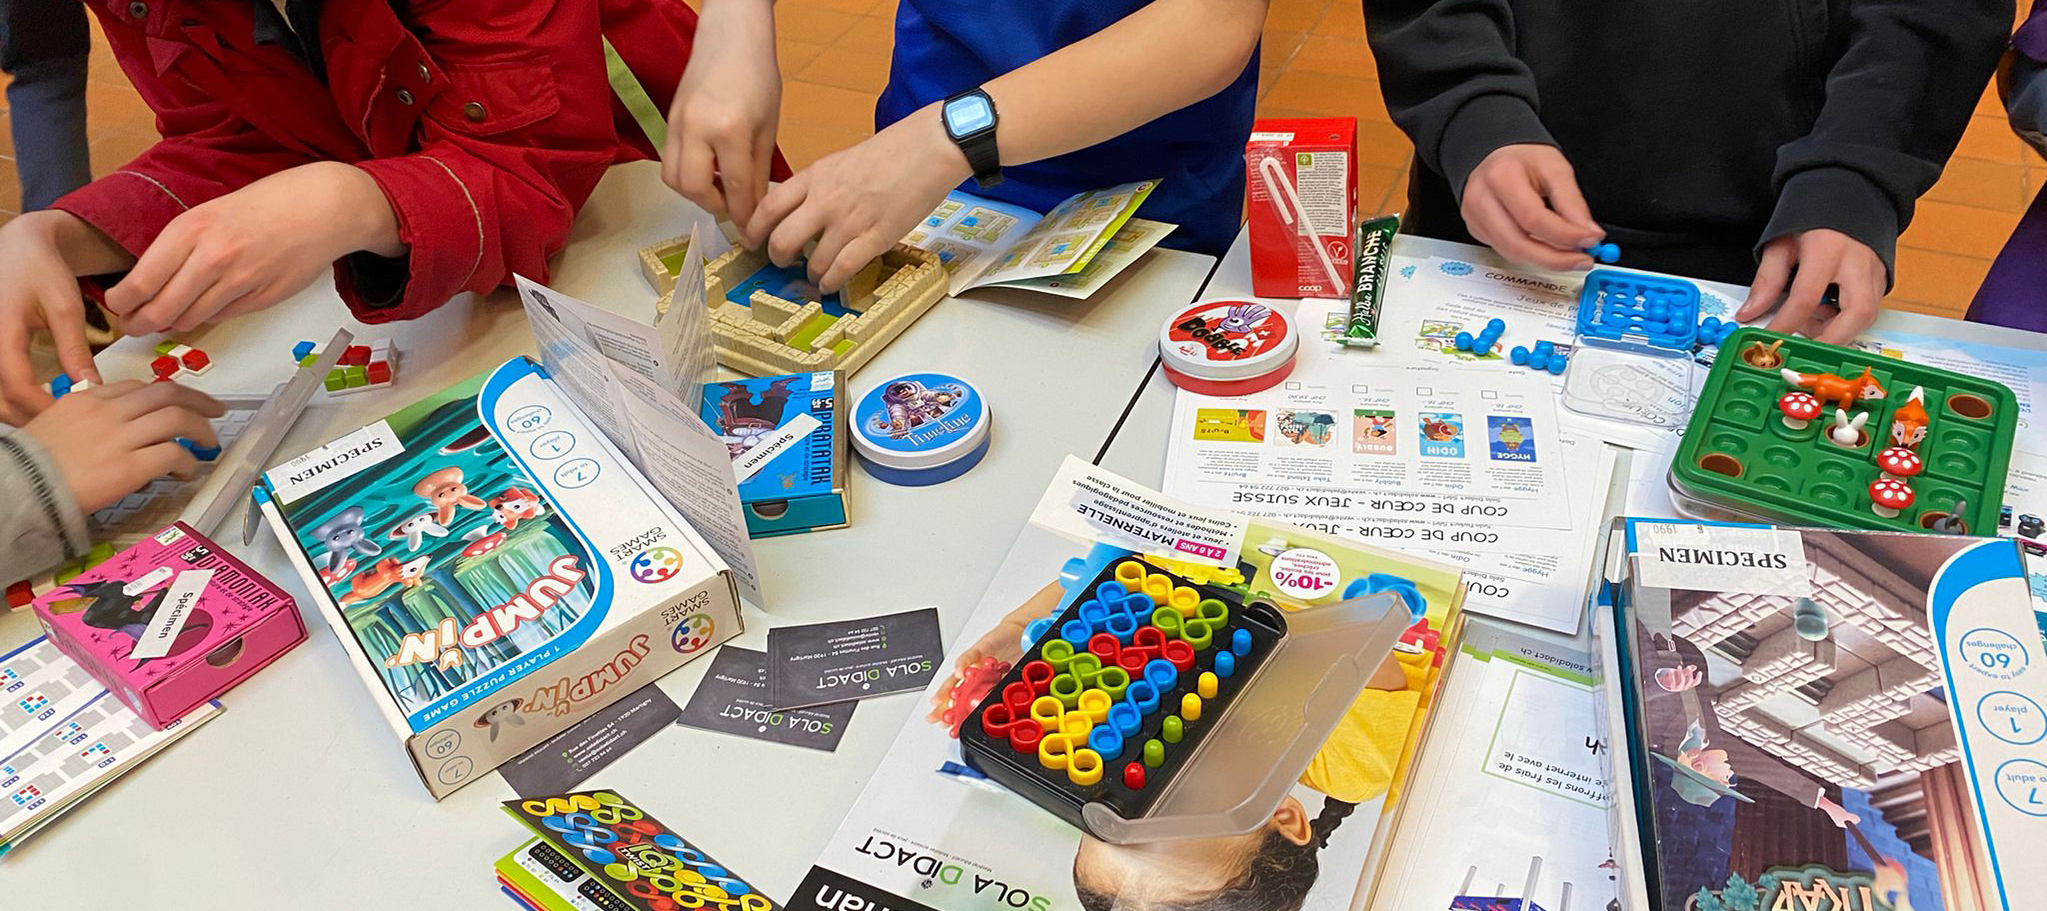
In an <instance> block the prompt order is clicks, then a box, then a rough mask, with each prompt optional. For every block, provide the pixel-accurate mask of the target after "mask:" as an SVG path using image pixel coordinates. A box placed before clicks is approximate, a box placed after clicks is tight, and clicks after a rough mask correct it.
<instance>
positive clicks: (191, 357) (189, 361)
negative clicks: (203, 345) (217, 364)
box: [184, 348, 213, 370]
mask: <svg viewBox="0 0 2047 911" xmlns="http://www.w3.org/2000/svg"><path fill="white" fill-rule="evenodd" d="M184 363H185V369H186V370H205V369H206V365H208V364H211V363H213V359H212V358H210V357H207V356H206V352H204V351H201V350H199V349H197V348H194V349H192V350H190V351H187V352H185V358H184Z"/></svg>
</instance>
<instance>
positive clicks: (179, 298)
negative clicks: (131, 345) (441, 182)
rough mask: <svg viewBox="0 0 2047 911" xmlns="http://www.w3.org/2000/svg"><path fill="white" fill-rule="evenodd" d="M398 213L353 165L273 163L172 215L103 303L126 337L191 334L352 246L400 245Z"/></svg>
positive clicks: (294, 286)
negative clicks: (248, 180) (280, 166)
mask: <svg viewBox="0 0 2047 911" xmlns="http://www.w3.org/2000/svg"><path fill="white" fill-rule="evenodd" d="M397 219H398V217H397V215H395V214H393V213H392V211H391V204H390V201H389V200H387V199H385V197H384V192H383V190H382V189H381V188H379V187H378V186H377V182H376V181H375V180H374V179H372V178H371V177H370V175H369V174H368V173H366V172H364V171H363V170H362V169H360V168H356V167H354V166H352V165H346V164H341V163H340V162H331V161H328V162H317V163H314V164H309V165H301V166H299V167H296V168H291V169H288V170H284V171H279V172H277V173H276V174H272V175H270V176H269V177H265V178H263V179H262V180H258V181H256V182H255V183H252V184H249V185H248V186H246V187H243V188H241V189H239V190H236V191H234V192H233V193H229V194H227V195H226V196H222V197H220V198H218V199H214V200H211V201H209V202H204V203H200V204H199V205H197V206H194V207H193V208H191V209H189V210H187V211H186V212H185V213H184V214H181V215H179V216H178V217H176V218H173V219H171V223H170V224H169V225H167V226H165V227H164V229H163V232H162V233H160V234H158V235H157V236H156V240H155V241H154V242H152V243H151V244H150V245H149V249H148V250H145V251H143V253H142V257H141V258H140V259H138V260H136V262H135V268H134V269H132V270H130V271H129V273H128V277H127V278H124V279H122V280H121V282H120V284H117V285H115V286H114V287H113V288H111V289H109V290H108V291H107V309H109V310H112V311H114V312H115V313H117V314H120V315H121V316H122V318H123V319H122V329H123V330H124V331H126V332H127V333H128V334H129V335H148V334H151V333H154V332H163V331H166V330H175V331H178V332H189V331H191V330H193V329H196V328H198V327H199V326H201V325H203V324H205V323H209V322H213V321H215V320H219V319H225V318H227V317H231V316H238V315H240V314H243V313H248V312H251V311H255V310H261V309H263V308H265V307H268V306H270V305H272V304H275V303H277V302H278V301H281V300H284V299H285V298H287V297H290V296H292V295H294V294H297V293H298V292H299V291H300V290H302V289H304V288H305V287H306V286H307V285H310V284H312V283H313V280H314V279H316V278H318V277H319V276H320V274H321V273H322V272H325V271H327V270H328V269H331V268H333V266H334V261H335V260H337V259H340V258H341V257H343V256H346V255H348V254H350V253H354V252H356V251H358V250H369V251H371V252H374V253H378V254H381V255H386V256H392V255H397V254H399V253H402V252H404V245H403V244H402V243H400V242H399V241H398V220H397Z"/></svg>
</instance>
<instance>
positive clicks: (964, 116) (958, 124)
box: [945, 95, 995, 138]
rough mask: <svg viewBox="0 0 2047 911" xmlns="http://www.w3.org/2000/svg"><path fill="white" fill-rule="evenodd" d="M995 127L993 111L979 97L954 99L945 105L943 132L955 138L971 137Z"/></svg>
mask: <svg viewBox="0 0 2047 911" xmlns="http://www.w3.org/2000/svg"><path fill="white" fill-rule="evenodd" d="M994 125H995V109H994V108H993V107H991V106H989V104H988V99H986V98H983V97H981V96H979V95H968V96H967V97H965V98H955V99H953V100H952V101H949V102H947V103H946V105H945V130H946V132H948V133H951V134H952V135H953V136H954V137H955V138H958V137H961V136H971V135H973V134H975V133H978V132H980V131H982V130H985V129H988V128H989V127H992V126H994Z"/></svg>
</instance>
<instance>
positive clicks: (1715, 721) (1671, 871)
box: [1595, 519, 2047, 911]
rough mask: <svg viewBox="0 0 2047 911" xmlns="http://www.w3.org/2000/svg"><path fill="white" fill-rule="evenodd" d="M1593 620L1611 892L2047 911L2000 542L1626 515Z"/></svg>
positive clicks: (2034, 764) (2032, 693) (2035, 791)
mask: <svg viewBox="0 0 2047 911" xmlns="http://www.w3.org/2000/svg"><path fill="white" fill-rule="evenodd" d="M1614 539H1615V541H1616V546H1615V552H1616V554H1617V555H1618V559H1620V560H1622V561H1623V563H1622V565H1619V566H1616V567H1612V568H1611V569H1612V570H1613V571H1611V572H1609V574H1608V575H1609V577H1610V578H1614V579H1618V580H1619V581H1618V583H1617V584H1616V585H1615V586H1614V587H1613V588H1612V590H1611V591H1610V595H1611V599H1610V600H1611V604H1610V605H1608V606H1603V607H1602V608H1601V609H1600V610H1598V611H1596V612H1595V620H1596V623H1597V630H1598V633H1599V638H1600V644H1601V648H1602V651H1603V652H1604V654H1605V663H1606V672H1607V678H1608V682H1609V685H1608V686H1607V687H1606V689H1607V691H1608V692H1607V695H1606V708H1607V716H1608V718H1607V720H1608V725H1609V728H1610V730H1611V735H1612V736H1611V740H1610V742H1611V744H1612V747H1613V749H1612V751H1611V761H1612V762H1613V765H1614V767H1613V780H1614V782H1615V787H1614V805H1613V812H1614V838H1615V848H1614V860H1615V862H1616V864H1617V865H1618V867H1619V870H1618V879H1619V882H1618V887H1619V893H1620V896H1621V906H1622V907H1623V908H1626V909H1628V911H1642V909H1658V908H1664V909H1680V908H1682V909H1700V911H1772V909H1779V908H1795V909H1808V908H1809V909H1816V911H1817V909H1825V911H1905V909H1913V911H1937V909H1949V911H1963V909H1969V911H1973V909H2020V908H2024V909H2032V908H2040V907H2047V875H2043V873H2042V870H2041V868H2040V865H2039V864H2038V863H2037V862H2036V860H2035V859H2036V858H2037V857H2038V846H2039V845H2040V844H2041V843H2042V839H2043V838H2047V710H2043V707H2047V666H2042V662H2043V661H2047V655H2043V654H2042V645H2043V642H2042V638H2041V633H2040V628H2039V627H2038V626H2037V625H2036V620H2035V615H2034V610H2033V605H2032V602H2031V598H2030V596H2029V593H2028V586H2027V579H2026V568H2025V565H2024V559H2023V557H2022V556H2021V553H2020V551H2019V548H2018V545H2017V544H2016V543H2014V542H2012V541H2010V540H2003V539H1984V538H1968V537H1962V536H1956V535H1926V534H1903V533H1885V532H1860V531H1820V530H1812V529H1791V528H1777V527H1771V526H1761V525H1719V524H1702V523H1693V522H1681V521H1658V520H1648V519H1624V520H1621V524H1620V525H1619V527H1618V530H1617V531H1616V533H1615V535H1614Z"/></svg>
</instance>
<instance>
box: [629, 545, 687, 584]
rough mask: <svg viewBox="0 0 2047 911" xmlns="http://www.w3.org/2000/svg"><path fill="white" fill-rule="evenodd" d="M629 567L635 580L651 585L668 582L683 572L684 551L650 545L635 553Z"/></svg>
mask: <svg viewBox="0 0 2047 911" xmlns="http://www.w3.org/2000/svg"><path fill="white" fill-rule="evenodd" d="M627 569H628V570H629V571H630V572H631V573H632V575H633V581H635V582H644V583H647V584H649V585H651V584H653V583H656V582H666V581H668V580H670V579H673V578H675V574H676V573H679V572H682V551H679V550H676V549H675V548H673V547H649V548H647V549H646V550H643V551H640V552H639V553H637V554H634V555H633V559H632V562H631V563H630V564H628V566H627Z"/></svg>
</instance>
